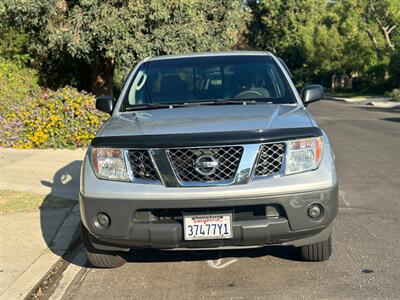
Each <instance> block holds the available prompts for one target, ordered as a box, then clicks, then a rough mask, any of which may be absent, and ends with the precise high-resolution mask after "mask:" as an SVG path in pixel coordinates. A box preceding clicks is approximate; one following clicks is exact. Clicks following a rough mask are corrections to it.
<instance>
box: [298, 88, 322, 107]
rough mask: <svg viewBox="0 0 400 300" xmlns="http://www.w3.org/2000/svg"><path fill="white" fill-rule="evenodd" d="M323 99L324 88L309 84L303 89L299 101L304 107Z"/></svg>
mask: <svg viewBox="0 0 400 300" xmlns="http://www.w3.org/2000/svg"><path fill="white" fill-rule="evenodd" d="M322 97H324V88H323V87H322V85H319V84H309V85H306V86H305V87H304V88H303V91H302V92H301V99H302V100H303V103H304V105H306V106H307V105H308V104H309V103H312V102H315V101H318V100H321V99H322Z"/></svg>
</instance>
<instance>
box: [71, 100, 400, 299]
mask: <svg viewBox="0 0 400 300" xmlns="http://www.w3.org/2000/svg"><path fill="white" fill-rule="evenodd" d="M310 110H311V112H312V113H313V115H314V117H315V118H316V119H317V121H318V123H319V125H320V126H321V127H322V128H323V129H324V130H325V131H326V132H327V133H328V135H329V137H330V140H331V144H332V145H333V149H334V151H335V153H336V157H337V169H338V176H339V183H340V208H339V213H338V216H337V219H336V221H335V226H334V233H333V243H334V245H333V247H334V253H333V255H332V257H331V259H330V260H329V261H327V262H321V263H305V262H300V261H297V260H296V256H295V253H294V251H292V250H291V249H287V248H281V247H275V248H273V247H266V248H262V249H257V250H240V251H238V250H235V251H212V252H159V251H139V252H137V253H136V255H135V256H132V257H131V258H130V262H129V263H127V264H126V265H125V266H123V267H121V268H118V269H113V270H100V269H91V268H83V269H82V270H81V271H80V272H79V273H78V275H77V276H76V278H75V279H74V281H73V282H72V284H71V285H70V286H69V288H68V289H67V292H66V293H65V294H64V299H93V298H96V299H109V298H132V299H160V298H162V299H176V298H179V299H189V298H190V299H202V298H228V299H230V298H233V299H248V298H250V299H258V298H306V299H310V298H400V233H399V231H400V111H382V110H374V109H373V108H372V107H368V106H357V105H351V104H345V103H341V102H333V101H321V102H319V103H315V104H312V105H310Z"/></svg>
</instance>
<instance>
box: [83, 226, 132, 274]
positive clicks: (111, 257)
mask: <svg viewBox="0 0 400 300" xmlns="http://www.w3.org/2000/svg"><path fill="white" fill-rule="evenodd" d="M81 239H82V245H83V247H84V248H85V252H86V256H87V258H88V260H89V262H90V264H92V265H93V266H94V267H97V268H117V267H121V266H122V265H124V264H125V263H126V259H125V253H124V252H112V251H101V250H97V249H95V248H94V247H93V245H92V243H91V242H90V238H89V232H88V231H87V229H86V228H85V226H83V224H81Z"/></svg>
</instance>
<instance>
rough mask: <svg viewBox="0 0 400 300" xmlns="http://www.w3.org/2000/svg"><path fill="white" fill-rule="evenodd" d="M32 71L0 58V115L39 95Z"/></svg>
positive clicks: (36, 79) (35, 77)
mask: <svg viewBox="0 0 400 300" xmlns="http://www.w3.org/2000/svg"><path fill="white" fill-rule="evenodd" d="M39 91H40V88H39V85H38V76H37V74H36V71H35V70H34V69H31V68H28V67H25V66H22V65H19V64H18V63H15V62H12V61H10V60H7V59H5V58H3V57H1V56H0V114H1V115H3V114H6V113H8V112H9V111H11V110H14V109H15V107H17V106H20V105H22V104H23V103H25V102H26V101H27V100H28V99H29V98H30V97H33V96H35V95H37V93H39Z"/></svg>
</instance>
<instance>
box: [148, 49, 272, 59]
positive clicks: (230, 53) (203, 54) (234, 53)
mask: <svg viewBox="0 0 400 300" xmlns="http://www.w3.org/2000/svg"><path fill="white" fill-rule="evenodd" d="M239 55H242V56H270V55H271V53H270V52H266V51H227V52H197V53H188V54H178V55H162V56H154V57H149V58H147V59H146V61H155V60H164V59H175V58H190V57H207V56H239Z"/></svg>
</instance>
